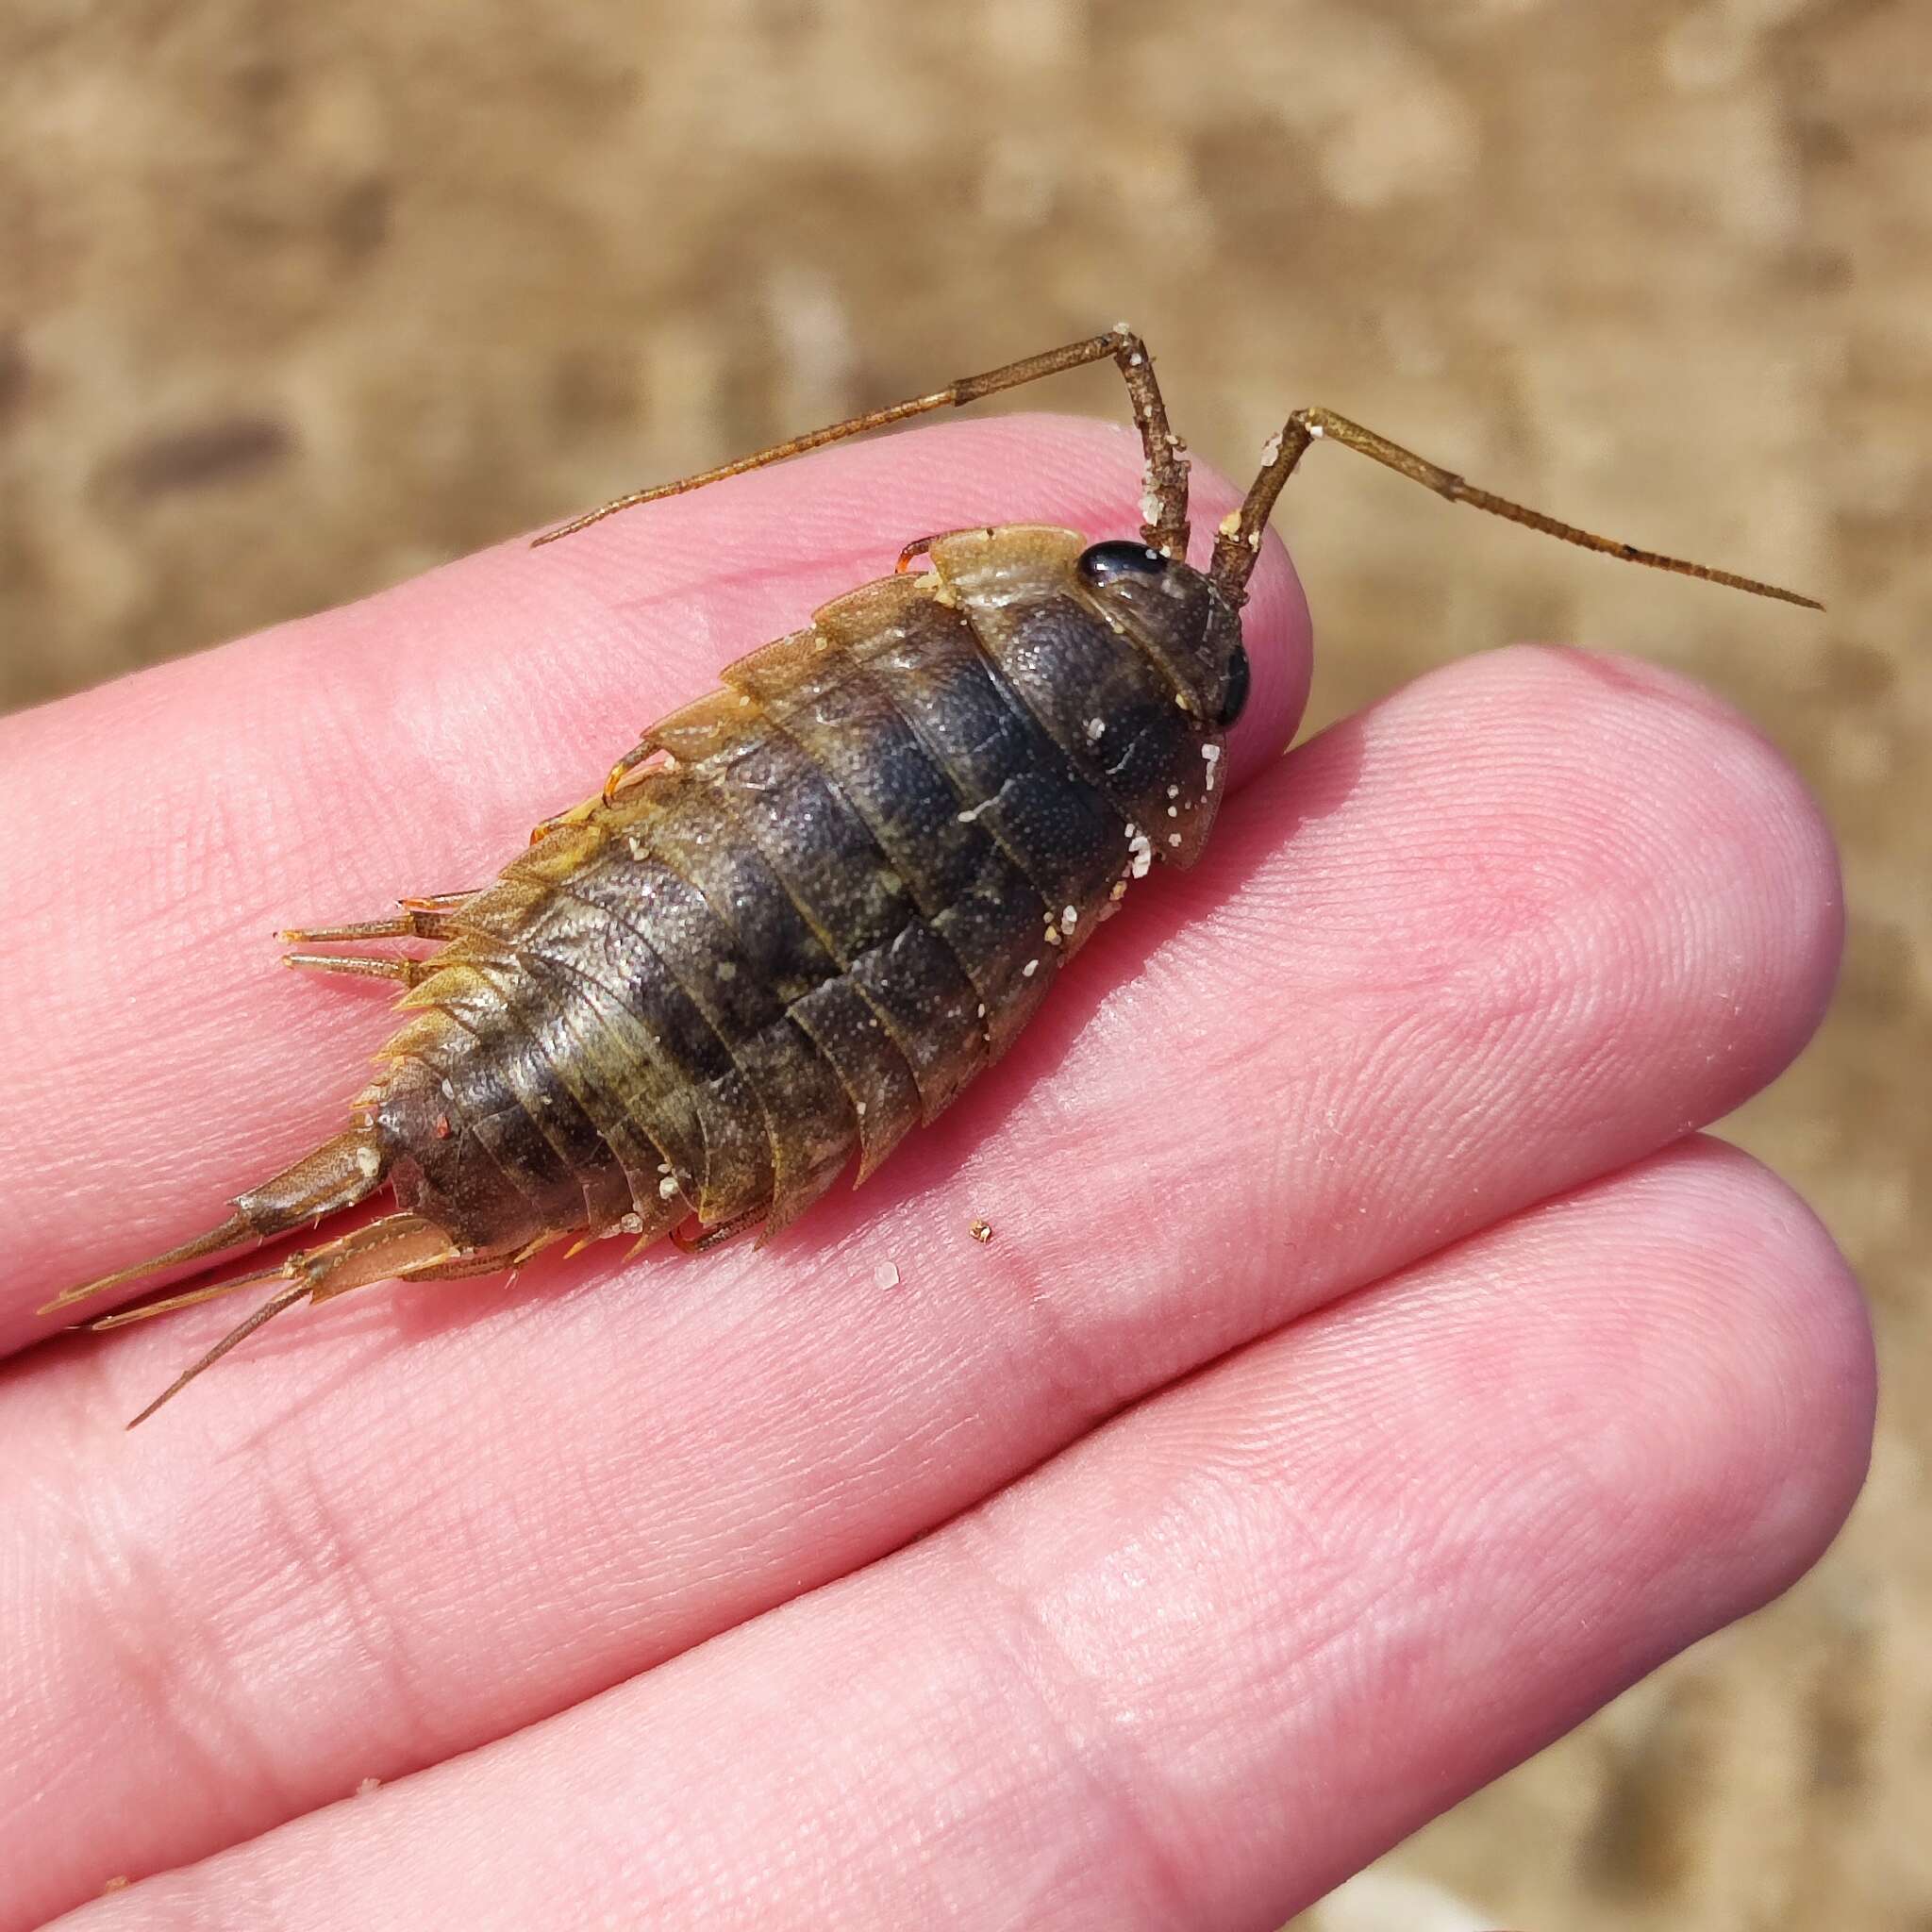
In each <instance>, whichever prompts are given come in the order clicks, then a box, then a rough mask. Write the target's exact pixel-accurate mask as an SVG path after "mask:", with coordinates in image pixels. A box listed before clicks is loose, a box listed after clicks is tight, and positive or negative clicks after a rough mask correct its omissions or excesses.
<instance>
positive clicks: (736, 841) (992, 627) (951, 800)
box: [363, 527, 1240, 1256]
mask: <svg viewBox="0 0 1932 1932" xmlns="http://www.w3.org/2000/svg"><path fill="white" fill-rule="evenodd" d="M931 557H932V568H931V570H930V571H924V572H919V573H907V574H903V575H895V576H891V577H888V578H886V579H884V580H883V581H881V582H878V583H875V584H871V585H868V586H866V587H865V588H864V589H862V590H858V591H852V592H851V593H849V594H848V595H845V596H842V597H840V598H838V599H837V600H835V601H834V602H832V603H830V604H828V605H826V606H825V607H824V608H823V609H821V610H820V611H818V612H817V613H816V614H815V616H814V617H813V620H812V623H811V625H810V626H809V627H808V628H807V629H805V630H802V631H798V632H796V633H794V634H793V635H792V636H790V637H787V638H782V639H780V640H779V641H777V642H775V643H772V644H767V645H766V646H765V647H764V648H763V649H761V650H758V651H755V652H753V653H752V654H751V655H750V656H749V657H746V658H741V659H739V661H738V662H737V663H735V664H732V665H730V666H728V667H727V668H726V670H725V671H724V674H723V683H722V687H721V689H719V690H718V691H714V692H712V693H710V694H709V695H708V696H706V697H703V698H701V699H699V700H698V701H697V702H696V703H695V704H692V705H688V706H686V707H685V708H683V709H682V710H679V711H675V712H673V713H672V714H671V715H670V716H669V717H668V718H665V719H663V720H662V721H661V722H660V723H658V724H656V725H654V726H653V727H652V728H651V729H650V730H649V731H647V732H646V733H645V734H644V737H643V739H642V741H641V745H640V747H639V752H640V755H641V762H640V763H639V764H638V765H637V766H636V767H635V768H634V770H633V773H632V777H633V782H631V783H629V784H626V785H625V786H624V787H622V788H621V789H619V790H617V791H616V793H615V795H614V796H613V797H612V798H611V800H610V801H609V802H608V804H605V803H601V802H600V803H599V805H598V806H597V807H596V808H595V809H593V810H591V811H590V812H589V813H587V814H586V815H584V816H583V817H581V818H576V819H574V820H570V821H566V822H564V823H562V824H558V825H557V826H556V827H555V828H554V829H552V830H551V831H549V832H548V833H547V834H546V835H545V836H544V837H542V838H541V840H540V841H538V842H537V843H535V844H534V845H533V846H532V847H531V848H530V850H529V851H528V852H527V853H526V854H525V855H524V856H523V857H522V858H518V859H516V860H515V861H514V862H513V863H512V864H511V865H510V866H509V867H508V869H507V870H506V871H505V873H504V874H503V876H502V877H501V878H500V879H499V880H498V882H497V883H496V884H495V885H493V886H491V887H490V888H489V889H488V890H486V891H483V892H480V893H479V894H477V896H476V897H475V898H474V899H472V900H470V901H469V902H468V903H467V904H465V905H464V906H462V907H461V908H459V909H458V911H457V912H456V913H455V914H454V916H453V918H452V920H451V922H450V925H451V931H452V934H453V937H452V939H451V941H450V943H449V945H448V947H447V948H446V950H445V951H444V952H443V953H442V954H441V957H440V958H439V959H438V960H437V962H436V970H435V971H434V972H433V973H432V974H430V975H429V976H428V977H427V978H426V979H425V980H424V982H423V983H422V984H421V985H419V986H417V987H416V988H415V989H414V990H413V991H410V992H408V994H407V995H406V996H405V1004H406V1005H407V1006H408V1007H412V1008H418V1009H420V1010H419V1011H418V1013H417V1015H416V1017H415V1018H414V1019H412V1020H411V1021H410V1023H409V1024H408V1025H406V1026H405V1027H404V1028H403V1030H402V1031H401V1032H400V1033H398V1034H397V1035H396V1037H395V1038H394V1039H393V1040H392V1041H391V1042H390V1044H389V1045H388V1047H386V1048H385V1049H384V1053H383V1070H382V1073H381V1075H380V1077H379V1078H378V1080H377V1082H376V1084H375V1087H374V1088H373V1089H372V1090H371V1091H370V1093H369V1094H368V1095H367V1096H366V1097H365V1100H364V1103H363V1106H364V1108H366V1118H367V1121H368V1128H369V1131H370V1132H371V1133H372V1134H373V1136H374V1137H375V1142H374V1143H375V1146H376V1147H377V1148H378V1150H379V1153H380V1157H381V1158H382V1162H383V1166H384V1169H385V1171H386V1172H387V1173H388V1174H389V1176H390V1178H391V1181H392V1183H393V1184H394V1186H395V1190H396V1196H397V1201H398V1204H399V1205H400V1206H401V1207H403V1208H405V1209H407V1210H408V1211H411V1212H414V1213H416V1214H419V1215H422V1216H424V1217H425V1218H426V1219H428V1220H431V1221H433V1222H435V1223H436V1224H437V1225H438V1226H439V1227H441V1228H442V1229H444V1230H445V1231H446V1232H447V1233H448V1234H449V1235H451V1236H452V1237H454V1239H455V1240H456V1241H457V1242H458V1244H459V1245H460V1247H461V1248H462V1249H463V1250H465V1251H466V1252H468V1253H471V1254H475V1255H478V1256H481V1255H486V1254H487V1255H492V1256H508V1255H509V1254H512V1253H515V1252H517V1251H519V1250H522V1249H525V1248H526V1247H527V1246H528V1245H529V1244H530V1243H531V1242H533V1241H538V1240H540V1239H541V1238H542V1237H543V1236H544V1235H546V1234H550V1233H554V1232H558V1231H560V1230H562V1229H565V1228H583V1229H587V1230H588V1232H589V1233H590V1234H591V1235H592V1236H593V1237H594V1236H601V1235H607V1234H611V1233H614V1232H617V1231H620V1230H632V1231H635V1233H636V1234H637V1235H638V1237H639V1239H641V1240H643V1241H650V1240H654V1239H656V1238H658V1236H660V1235H663V1234H666V1233H669V1232H670V1231H671V1230H672V1229H673V1228H674V1227H675V1226H677V1225H678V1224H682V1223H686V1222H687V1221H689V1220H690V1219H691V1217H693V1216H694V1217H695V1221H696V1224H698V1225H700V1226H702V1227H705V1228H735V1227H739V1226H744V1225H750V1224H759V1225H762V1226H763V1227H764V1228H765V1229H767V1230H775V1229H777V1228H779V1227H782V1226H784V1225H785V1224H787V1223H788V1222H790V1221H791V1220H793V1219H794V1218H795V1217H796V1216H797V1215H798V1214H799V1213H800V1212H802V1211H803V1210H804V1209H805V1208H807V1207H808V1206H809V1204H810V1203H811V1202H812V1201H813V1200H815V1199H816V1198H817V1197H818V1196H819V1195H820V1194H821V1193H823V1192H824V1190H825V1189H826V1188H827V1187H829V1186H830V1185H831V1183H832V1182H833V1180H834V1179H835V1178H836V1177H837V1176H838V1175H839V1174H840V1173H841V1171H842V1170H843V1169H844V1168H845V1167H846V1165H847V1163H848V1162H849V1161H850V1160H851V1159H852V1158H854V1156H855V1155H856V1156H857V1157H858V1172H859V1174H860V1176H861V1177H863V1176H864V1175H865V1174H869V1173H871V1172H872V1171H873V1170H874V1168H876V1167H877V1166H878V1164H879V1162H880V1161H882V1160H883V1159H884V1158H886V1156H887V1155H888V1154H890V1153H891V1150H892V1148H893V1147H894V1146H895V1145H896V1144H897V1142H898V1141H899V1140H900V1139H901V1137H902V1136H903V1135H904V1134H905V1133H906V1132H907V1131H908V1129H909V1128H910V1127H912V1126H913V1125H914V1124H917V1123H920V1122H930V1121H932V1120H934V1119H935V1118H937V1116H938V1115H939V1114H940V1113H941V1111H943V1109H944V1108H946V1107H947V1106H948V1105H949V1104H950V1103H951V1102H952V1101H953V1100H954V1099H955V1098H956V1097H957V1096H958V1094H959V1093H960V1092H961V1091H963V1090H964V1089H965V1087H966V1086H967V1085H968V1084H969V1083H970V1082H971V1081H972V1080H973V1079H974V1076H975V1075H976V1074H979V1073H980V1072H981V1071H982V1070H983V1069H985V1068H986V1067H987V1066H989V1065H991V1063H992V1061H994V1060H996V1059H997V1058H999V1057H1000V1055H1001V1054H1002V1053H1004V1052H1005V1051H1006V1049H1007V1047H1008V1045H1009V1044H1010V1043H1011V1042H1012V1041H1013V1040H1014V1038H1015V1037H1016V1036H1017V1035H1018V1033H1019V1031H1020V1029H1021V1028H1022V1027H1023V1026H1024V1024H1025V1023H1026V1021H1027V1020H1028V1018H1029V1017H1030V1016H1031V1015H1032V1013H1033V1011H1034V1009H1035V1008H1037V1007H1038V1006H1039V1004H1040V1002H1041V998H1042V997H1043V996H1044V995H1045V993H1046V991H1047V989H1048V988H1049V987H1050V986H1051V985H1052V983H1053V981H1054V978H1055V976H1056V974H1058V970H1059V967H1060V964H1061V962H1062V961H1063V960H1064V959H1066V958H1070V957H1071V956H1072V955H1073V954H1074V952H1076V951H1077V950H1078V949H1079V947H1080V946H1081V945H1082V944H1083V943H1084V942H1085V941H1086V940H1087V938H1088V937H1089V936H1090V935H1091V933H1092V932H1093V930H1094V929H1095V928H1096V927H1097V926H1098V925H1099V924H1100V923H1101V921H1102V920H1103V919H1104V918H1105V917H1106V916H1107V914H1108V913H1109V912H1110V911H1112V910H1113V909H1114V906H1115V904H1116V903H1117V899H1118V896H1119V894H1120V893H1121V891H1123V889H1124V886H1125V885H1126V883H1127V882H1128V881H1130V880H1131V879H1132V878H1133V877H1134V875H1135V874H1136V873H1137V871H1138V872H1140V873H1144V872H1145V871H1146V870H1147V864H1148V858H1149V856H1150V854H1151V853H1152V852H1153V850H1154V848H1155V845H1156V843H1157V841H1158V845H1159V846H1160V848H1161V852H1160V856H1161V857H1162V858H1169V859H1172V860H1174V861H1175V862H1178V863H1182V864H1186V863H1190V862H1191V860H1192V859H1193V858H1195V856H1196V855H1197V854H1198V853H1199V852H1200V850H1201V846H1202V843H1203V841H1204V840H1205V838H1206V836H1207V832H1208V824H1209V823H1210V822H1211V820H1212V817H1213V812H1214V807H1215V804H1216V801H1217V795H1218V794H1217V792H1216V791H1215V789H1214V778H1215V772H1216V767H1217V762H1218V760H1219V758H1220V756H1221V749H1222V743H1223V737H1222V733H1223V730H1224V726H1225V724H1227V723H1228V722H1230V720H1231V718H1232V715H1233V711H1234V709H1236V708H1238V706H1237V705H1231V704H1230V699H1231V698H1238V696H1239V692H1238V691H1236V690H1235V688H1234V672H1233V669H1232V667H1233V664H1234V662H1235V659H1236V653H1237V652H1238V651H1239V648H1240V632H1239V628H1238V626H1237V625H1236V624H1235V622H1234V619H1233V616H1232V613H1231V612H1229V611H1228V610H1227V609H1226V608H1225V607H1224V606H1222V605H1219V604H1218V603H1217V600H1216V599H1215V598H1214V597H1213V595H1212V593H1211V592H1210V591H1209V590H1208V584H1207V581H1206V579H1205V578H1203V577H1202V576H1200V575H1197V574H1196V573H1194V572H1192V571H1189V570H1186V569H1185V568H1182V567H1171V566H1169V565H1168V564H1167V562H1166V560H1165V559H1164V558H1160V557H1158V555H1156V554H1154V553H1153V552H1151V551H1149V550H1148V549H1146V548H1145V547H1144V546H1142V545H1139V544H1105V545H1101V546H1098V547H1096V548H1091V549H1090V548H1089V547H1088V546H1087V544H1086V542H1085V540H1084V539H1082V538H1081V537H1080V536H1078V535H1077V534H1076V533H1074V532H1073V531H1070V530H1056V529H1041V528H1028V527H1009V528H1005V529H1000V530H976V531H972V532H966V533H960V534H957V535H953V536H949V537H945V538H942V539H940V540H938V541H935V542H934V543H933V544H932V545H931ZM1143 827H1144V828H1146V829H1142V828H1143ZM439 1116H446V1117H447V1119H448V1121H449V1123H450V1125H451V1128H452V1131H451V1133H450V1134H449V1135H448V1137H447V1138H439V1137H438V1136H437V1134H436V1133H435V1131H434V1128H433V1123H434V1121H435V1120H436V1119H437V1118H438V1117H439Z"/></svg>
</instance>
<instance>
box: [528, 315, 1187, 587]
mask: <svg viewBox="0 0 1932 1932" xmlns="http://www.w3.org/2000/svg"><path fill="white" fill-rule="evenodd" d="M1108 358H1111V359H1112V360H1113V362H1114V363H1115V364H1116V365H1117V366H1118V368H1119V370H1120V372H1121V375H1122V378H1123V379H1124V381H1125V383H1126V385H1127V396H1128V399H1129V401H1130V402H1131V403H1132V405H1133V410H1134V425H1135V427H1136V428H1137V429H1139V430H1140V432H1141V451H1142V454H1143V455H1144V457H1145V458H1146V466H1147V467H1146V474H1145V478H1144V482H1143V485H1142V489H1143V496H1142V502H1143V506H1144V508H1143V511H1142V514H1143V516H1144V518H1145V521H1144V523H1143V524H1142V525H1141V537H1142V539H1143V541H1146V542H1147V543H1148V544H1149V545H1151V546H1152V547H1153V548H1154V549H1156V550H1159V551H1162V552H1164V553H1165V554H1166V555H1168V556H1170V557H1182V556H1185V555H1186V553H1187V548H1188V464H1187V458H1185V457H1184V456H1182V454H1181V443H1180V441H1179V439H1178V438H1177V437H1175V436H1174V433H1173V432H1172V430H1171V429H1170V428H1169V426H1168V421H1167V406H1166V405H1165V404H1164V403H1163V402H1162V401H1161V396H1160V385H1159V384H1158V382H1157V381H1156V380H1155V377H1154V358H1152V357H1151V356H1150V355H1148V353H1147V345H1146V343H1144V342H1143V341H1141V338H1140V337H1139V336H1137V335H1136V334H1135V333H1134V332H1133V330H1132V329H1130V328H1128V327H1126V326H1125V325H1121V326H1119V327H1116V328H1111V329H1109V330H1108V332H1107V334H1105V335H1104V336H1088V337H1086V338H1085V339H1084V340H1083V341H1077V342H1067V343H1065V344H1064V345H1063V346H1061V347H1060V348H1058V349H1047V350H1044V351H1043V352H1042V353H1041V354H1040V355H1038V356H1027V357H1025V358H1023V359H1022V360H1020V361H1018V362H1008V363H1004V364H1002V365H1001V366H1000V367H999V368H998V369H989V370H987V371H986V372H985V373H984V374H983V375H962V376H960V377H959V378H958V380H957V381H954V382H949V383H948V384H947V385H946V386H945V388H944V389H936V390H933V391H929V392H928V393H927V394H925V395H923V396H908V397H907V399H906V400H905V401H904V402H901V403H889V404H887V406H886V407H885V408H882V409H868V410H867V411H866V413H865V414H864V415H862V416H850V417H847V418H846V420H845V421H844V422H842V423H833V424H830V425H827V426H826V427H825V428H824V429H813V430H810V431H808V433H807V434H806V435H804V436H794V437H792V438H791V440H790V441H786V442H776V443H774V444H773V445H772V446H771V447H770V448H769V449H761V450H756V451H754V452H753V453H752V454H751V455H750V456H748V457H739V458H736V459H735V460H733V461H731V462H728V463H721V464H719V465H718V467H717V468H716V469H714V470H700V471H698V472H697V473H696V474H695V475H690V476H680V477H679V478H678V479H677V480H676V481H675V482H674V483H657V484H653V485H652V486H651V487H650V488H649V489H647V490H633V491H629V492H628V493H627V494H625V495H623V496H618V497H613V498H612V499H611V501H610V502H608V503H607V504H603V505H601V506H600V507H599V508H596V509H593V510H589V511H587V512H586V513H585V514H584V515H582V516H580V517H576V518H575V519H573V521H571V522H570V523H567V524H565V525H561V527H559V528H558V529H555V530H546V531H545V532H544V533H543V535H542V536H541V537H538V538H535V539H533V540H532V541H533V542H534V543H554V542H555V541H557V539H558V538H559V537H568V536H570V535H571V534H572V533H573V532H574V531H577V530H581V529H584V528H586V527H588V526H589V525H591V524H596V523H601V522H603V520H604V519H605V518H606V517H608V516H615V515H616V514H617V512H618V511H619V510H623V509H630V508H633V507H634V506H636V505H638V504H641V503H652V502H655V501H656V500H657V499H658V497H660V496H681V495H683V494H684V493H685V491H690V490H700V489H702V488H703V487H704V486H705V485H706V484H707V483H718V482H722V481H723V480H724V478H725V477H726V476H741V475H744V474H745V472H746V471H748V470H761V469H763V468H764V467H765V465H766V464H768V463H779V462H783V461H784V460H785V458H787V457H796V456H803V455H804V454H805V453H806V452H807V451H808V450H814V449H823V448H824V446H825V445H826V444H827V443H828V442H842V441H844V440H845V439H846V438H847V437H848V436H863V435H864V434H865V432H866V431H867V430H869V429H883V428H885V427H886V426H887V425H889V424H891V423H903V422H905V421H906V419H907V418H908V416H924V415H925V414H927V413H928V412H929V411H931V410H934V409H949V408H950V409H957V408H963V407H964V405H966V404H967V403H976V402H977V401H979V399H980V398H981V397H982V396H991V395H997V394H998V393H999V392H1000V391H1002V390H1008V389H1019V388H1020V387H1022V385H1024V384H1025V383H1029V382H1039V381H1041V379H1042V378H1044V377H1046V376H1049V375H1060V374H1061V373H1062V372H1063V371H1065V370H1069V369H1079V368H1082V367H1084V366H1085V365H1086V364H1087V363H1089V362H1104V361H1107V360H1108Z"/></svg>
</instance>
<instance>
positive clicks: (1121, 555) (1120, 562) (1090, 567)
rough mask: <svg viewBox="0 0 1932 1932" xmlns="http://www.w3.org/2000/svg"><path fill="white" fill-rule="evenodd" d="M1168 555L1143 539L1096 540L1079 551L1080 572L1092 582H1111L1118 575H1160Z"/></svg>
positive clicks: (1165, 565)
mask: <svg viewBox="0 0 1932 1932" xmlns="http://www.w3.org/2000/svg"><path fill="white" fill-rule="evenodd" d="M1166 568H1167V558H1164V557H1163V556H1161V554H1160V552H1159V551H1158V550H1150V549H1148V547H1147V546H1146V544H1144V543H1127V542H1113V543H1096V544H1094V546H1093V547H1092V548H1091V550H1086V551H1083V552H1082V553H1081V555H1080V575H1082V576H1083V577H1085V578H1086V579H1087V581H1088V582H1089V583H1090V584H1108V583H1111V582H1112V581H1113V580H1114V578H1115V577H1127V576H1134V577H1158V575H1160V573H1161V572H1162V571H1164V570H1165V569H1166Z"/></svg>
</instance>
